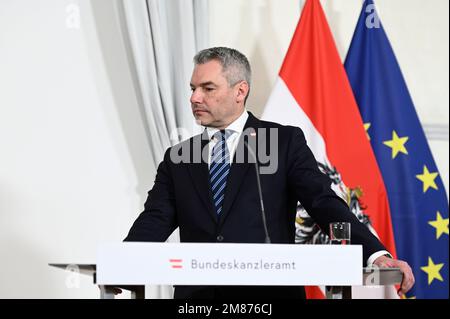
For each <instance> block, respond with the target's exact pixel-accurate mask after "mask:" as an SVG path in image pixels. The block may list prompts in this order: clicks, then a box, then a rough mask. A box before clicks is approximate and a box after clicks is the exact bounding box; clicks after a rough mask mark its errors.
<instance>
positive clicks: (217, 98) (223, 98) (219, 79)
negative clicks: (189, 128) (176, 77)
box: [191, 60, 247, 129]
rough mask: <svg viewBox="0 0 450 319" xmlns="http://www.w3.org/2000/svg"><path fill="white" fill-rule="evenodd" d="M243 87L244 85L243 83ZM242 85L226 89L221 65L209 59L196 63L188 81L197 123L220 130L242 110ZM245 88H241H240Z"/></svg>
mask: <svg viewBox="0 0 450 319" xmlns="http://www.w3.org/2000/svg"><path fill="white" fill-rule="evenodd" d="M243 83H244V86H246V82H243ZM241 86H242V82H240V83H238V84H236V85H234V86H232V87H230V86H229V84H228V81H227V79H226V78H225V75H224V74H223V73H222V65H221V64H220V63H219V62H218V61H216V60H212V61H209V62H207V63H204V64H198V65H196V66H195V68H194V72H193V73H192V78H191V90H192V95H191V105H192V112H193V114H194V117H195V119H196V120H197V121H199V122H200V124H201V125H203V126H209V127H215V128H218V129H224V128H225V127H227V126H228V125H229V124H230V123H231V122H233V121H234V120H235V119H236V118H238V117H239V115H240V114H241V113H242V111H243V109H244V103H243V98H245V96H243V97H242V94H246V93H247V92H243V90H242V88H241ZM244 89H245V88H244Z"/></svg>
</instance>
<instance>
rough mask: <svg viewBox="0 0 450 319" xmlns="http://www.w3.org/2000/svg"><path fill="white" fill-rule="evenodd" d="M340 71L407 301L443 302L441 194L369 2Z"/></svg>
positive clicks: (445, 250)
mask: <svg viewBox="0 0 450 319" xmlns="http://www.w3.org/2000/svg"><path fill="white" fill-rule="evenodd" d="M345 68H346V71H347V74H348V78H349V80H350V83H351V86H352V88H353V92H354V95H355V98H356V101H357V103H358V106H359V109H360V112H361V116H362V118H363V121H364V123H365V124H364V125H365V128H366V130H367V133H368V138H369V139H370V142H371V145H372V148H373V151H374V153H375V156H376V159H377V162H378V165H379V167H380V170H381V173H382V175H383V180H384V183H385V185H386V189H387V192H388V199H389V205H390V208H391V219H392V224H393V228H394V229H393V231H394V237H395V246H396V250H397V256H398V258H399V259H402V260H405V261H407V262H408V263H409V265H410V266H411V268H412V269H413V272H414V276H415V278H416V283H415V285H414V287H413V288H412V289H411V290H410V291H409V292H408V294H407V297H408V298H448V297H449V286H448V267H449V264H448V254H449V246H448V237H449V231H448V207H449V206H448V200H447V195H446V192H445V189H444V185H443V184H442V180H441V177H440V175H439V172H438V169H437V167H436V164H435V161H434V159H433V156H432V154H431V151H430V147H429V145H428V142H427V140H426V138H425V134H424V131H423V128H422V126H421V124H420V121H419V118H418V116H417V113H416V110H415V108H414V104H413V102H412V99H411V96H410V94H409V92H408V88H407V87H406V83H405V80H404V79H403V75H402V73H401V70H400V67H399V64H398V62H397V59H396V57H395V55H394V52H393V50H392V47H391V45H390V43H389V40H388V38H387V35H386V33H385V31H384V29H383V26H382V24H381V22H380V20H379V17H378V15H377V13H376V10H375V7H374V3H373V1H372V0H366V1H365V2H364V4H363V9H362V12H361V15H360V17H359V20H358V24H357V27H356V30H355V34H354V35H353V40H352V43H351V46H350V49H349V52H348V55H347V58H346V61H345Z"/></svg>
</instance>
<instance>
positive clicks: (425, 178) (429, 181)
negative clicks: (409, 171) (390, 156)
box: [416, 165, 438, 193]
mask: <svg viewBox="0 0 450 319" xmlns="http://www.w3.org/2000/svg"><path fill="white" fill-rule="evenodd" d="M437 176H438V173H437V172H435V173H430V172H429V171H428V168H427V166H426V165H424V166H423V174H419V175H416V177H417V178H418V179H419V180H421V181H422V182H423V192H424V193H425V192H426V191H427V190H428V188H430V187H431V188H434V189H436V190H437V189H438V187H437V185H436V183H435V182H434V180H435V179H436V177H437Z"/></svg>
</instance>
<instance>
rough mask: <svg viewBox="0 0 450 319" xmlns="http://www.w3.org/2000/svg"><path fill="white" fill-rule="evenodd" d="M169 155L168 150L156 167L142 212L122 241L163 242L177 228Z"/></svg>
mask: <svg viewBox="0 0 450 319" xmlns="http://www.w3.org/2000/svg"><path fill="white" fill-rule="evenodd" d="M169 154H170V149H168V150H167V151H166V153H165V155H164V160H163V161H162V162H161V163H160V164H159V166H158V170H157V173H156V179H155V184H154V185H153V188H152V189H151V190H150V191H149V192H148V197H147V201H146V202H145V205H144V211H143V212H142V213H141V214H140V215H139V217H138V218H137V219H136V221H135V222H134V224H133V226H132V227H131V229H130V231H129V233H128V236H127V237H126V238H125V240H124V241H151V242H164V241H166V240H167V238H168V237H169V236H170V234H171V233H172V232H173V231H174V230H175V229H176V228H177V227H178V225H177V219H176V210H175V198H174V188H173V180H172V176H171V172H170V165H169V163H170V162H169V161H170V157H169Z"/></svg>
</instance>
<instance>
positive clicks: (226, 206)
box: [219, 112, 260, 225]
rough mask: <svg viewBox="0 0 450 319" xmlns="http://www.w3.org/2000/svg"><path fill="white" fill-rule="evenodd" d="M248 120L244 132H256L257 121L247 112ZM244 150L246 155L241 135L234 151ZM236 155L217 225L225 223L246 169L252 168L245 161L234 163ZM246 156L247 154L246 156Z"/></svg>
mask: <svg viewBox="0 0 450 319" xmlns="http://www.w3.org/2000/svg"><path fill="white" fill-rule="evenodd" d="M248 115H249V117H248V119H247V122H246V123H245V126H244V132H245V130H246V129H248V128H254V129H255V130H257V129H258V128H259V127H260V123H259V120H258V119H257V118H256V117H254V116H253V114H252V113H250V112H248ZM242 149H244V150H245V153H247V147H246V146H244V134H242V135H241V137H240V138H239V142H238V146H237V148H236V150H242ZM236 153H237V152H235V153H234V156H233V163H232V164H231V169H230V175H229V176H228V179H227V186H226V191H225V198H224V202H223V208H222V213H221V214H220V218H219V224H220V225H222V224H223V223H224V222H225V219H226V218H227V216H228V214H229V212H230V209H231V206H232V205H233V202H234V200H235V199H236V196H237V194H238V193H239V188H240V186H241V184H242V181H243V180H244V178H245V177H246V175H247V174H248V172H247V171H248V169H249V168H250V167H251V166H253V165H254V164H253V163H248V160H247V161H244V163H237V162H236ZM246 155H248V154H246Z"/></svg>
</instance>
